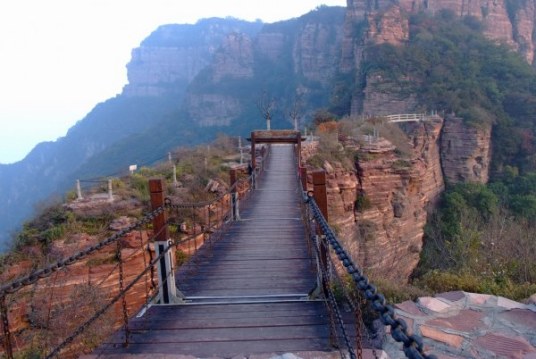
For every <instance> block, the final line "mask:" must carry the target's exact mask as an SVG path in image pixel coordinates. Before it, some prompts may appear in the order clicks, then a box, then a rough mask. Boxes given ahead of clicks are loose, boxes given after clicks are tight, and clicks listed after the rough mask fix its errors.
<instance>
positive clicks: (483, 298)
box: [466, 293, 496, 305]
mask: <svg viewBox="0 0 536 359" xmlns="http://www.w3.org/2000/svg"><path fill="white" fill-rule="evenodd" d="M466 297H467V301H468V302H469V304H476V305H484V304H489V303H488V302H490V301H492V300H493V299H495V298H496V297H494V296H492V295H488V294H478V293H467V294H466Z"/></svg>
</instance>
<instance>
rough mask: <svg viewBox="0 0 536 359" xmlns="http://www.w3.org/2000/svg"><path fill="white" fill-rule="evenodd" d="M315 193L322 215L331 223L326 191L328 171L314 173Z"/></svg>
mask: <svg viewBox="0 0 536 359" xmlns="http://www.w3.org/2000/svg"><path fill="white" fill-rule="evenodd" d="M313 186H314V188H313V191H314V198H315V202H316V204H317V205H318V208H320V211H321V212H322V215H323V216H324V218H325V219H326V222H328V221H329V216H328V191H327V189H326V171H324V170H317V171H314V172H313Z"/></svg>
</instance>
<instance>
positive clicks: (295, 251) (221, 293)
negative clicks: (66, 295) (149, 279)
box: [95, 145, 330, 357]
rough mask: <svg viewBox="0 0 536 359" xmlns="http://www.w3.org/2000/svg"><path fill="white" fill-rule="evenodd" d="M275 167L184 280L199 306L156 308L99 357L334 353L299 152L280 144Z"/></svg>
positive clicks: (193, 303)
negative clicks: (304, 216) (126, 341)
mask: <svg viewBox="0 0 536 359" xmlns="http://www.w3.org/2000/svg"><path fill="white" fill-rule="evenodd" d="M271 148H272V150H271V154H270V156H269V157H268V165H267V170H266V172H265V174H264V175H263V178H262V181H260V183H259V186H258V189H257V190H256V191H254V193H253V194H252V197H251V198H250V200H249V201H248V203H247V206H246V207H245V208H241V213H240V217H241V220H240V221H237V222H233V223H232V224H231V225H230V228H229V229H228V230H227V231H226V232H225V234H224V236H223V238H222V239H221V240H219V241H218V242H217V243H215V244H213V245H212V247H211V248H205V250H203V251H201V253H200V255H199V256H198V257H196V258H195V259H194V260H193V262H192V265H191V266H190V267H183V268H181V270H180V271H179V273H178V275H177V282H178V283H177V284H178V287H179V288H180V290H181V291H182V292H183V293H184V294H185V295H186V296H187V298H188V299H189V300H191V304H187V305H173V306H152V307H151V308H150V309H149V310H148V311H147V312H146V313H145V314H144V315H143V317H141V318H136V319H134V320H133V321H132V322H131V329H132V334H131V337H130V345H129V346H128V347H127V348H123V347H122V345H121V343H122V342H123V341H122V337H123V333H118V334H117V335H116V336H114V337H113V338H111V340H109V341H108V342H107V343H106V344H104V345H103V346H101V348H99V349H98V350H97V351H96V352H95V354H99V357H106V356H108V355H112V356H113V355H114V354H183V355H194V356H197V357H209V356H218V357H232V356H236V355H248V354H255V353H273V352H297V351H319V350H320V351H323V350H325V351H328V350H330V346H329V325H328V317H327V314H326V312H325V307H324V303H323V302H320V301H308V300H306V298H307V293H308V292H309V291H310V290H311V289H312V288H313V287H314V284H315V280H316V279H315V275H314V272H313V266H312V261H311V256H310V254H309V253H308V250H307V245H306V241H305V229H304V224H303V222H302V220H301V210H300V193H299V189H298V186H297V180H296V177H295V173H296V168H295V165H294V162H293V161H294V156H293V153H292V151H293V147H292V146H291V145H272V147H271Z"/></svg>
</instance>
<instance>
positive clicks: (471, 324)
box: [426, 309, 485, 332]
mask: <svg viewBox="0 0 536 359" xmlns="http://www.w3.org/2000/svg"><path fill="white" fill-rule="evenodd" d="M483 318H484V313H482V312H477V311H475V310H470V309H469V310H467V309H464V310H461V311H460V313H458V314H457V315H455V316H452V317H448V318H436V319H432V320H429V321H427V322H426V324H427V325H431V326H434V327H442V328H446V329H451V330H456V331H459V332H472V331H474V330H477V329H482V328H484V327H485V324H484V322H483V321H482V320H483Z"/></svg>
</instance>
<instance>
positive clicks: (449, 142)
mask: <svg viewBox="0 0 536 359" xmlns="http://www.w3.org/2000/svg"><path fill="white" fill-rule="evenodd" d="M490 147H491V125H486V124H482V125H480V126H479V127H474V126H470V125H467V124H465V123H464V122H463V120H462V119H461V118H458V117H454V116H447V118H446V119H445V126H444V128H443V133H442V135H441V155H442V166H443V173H444V175H445V180H446V181H447V182H448V183H452V184H453V183H459V182H478V183H487V182H488V178H489V167H490V162H491V148H490Z"/></svg>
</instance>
